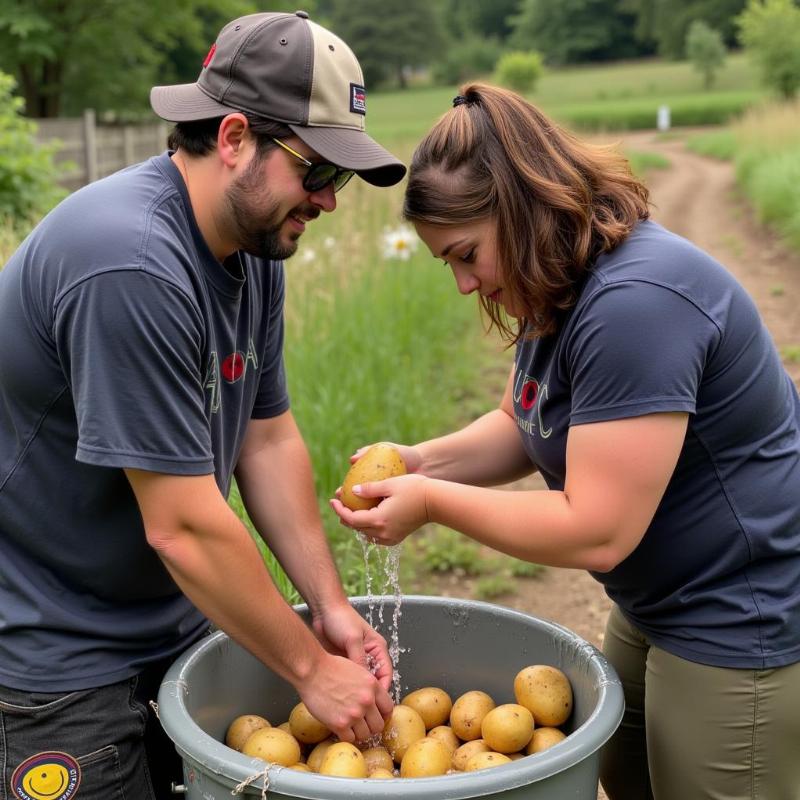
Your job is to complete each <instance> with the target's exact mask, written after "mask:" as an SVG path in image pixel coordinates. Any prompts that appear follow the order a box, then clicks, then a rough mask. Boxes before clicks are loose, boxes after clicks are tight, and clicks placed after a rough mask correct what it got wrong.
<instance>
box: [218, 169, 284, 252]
mask: <svg viewBox="0 0 800 800" xmlns="http://www.w3.org/2000/svg"><path fill="white" fill-rule="evenodd" d="M260 166H261V158H259V156H258V155H256V156H255V157H254V158H253V160H252V161H251V162H250V164H249V165H248V167H247V169H246V170H245V171H244V173H243V174H242V175H241V176H240V177H238V178H237V179H236V180H235V181H234V182H233V183H232V184H231V185H230V186H229V187H228V189H227V190H226V192H225V198H226V200H227V214H226V216H227V219H226V222H227V223H228V224H229V225H230V226H231V230H232V231H233V234H234V236H235V238H236V242H237V244H238V246H239V249H240V250H244V251H245V253H249V254H250V255H251V256H258V257H259V258H266V259H274V260H276V261H279V260H282V259H284V258H289V256H292V255H294V253H295V251H296V250H297V239H298V238H299V236H298V237H295V238H293V239H292V240H291V241H289V242H288V243H284V242H282V241H281V228H282V227H283V223H284V222H285V221H286V217H285V216H284V217H279V204H278V202H277V201H275V200H273V198H272V195H271V194H270V193H269V189H267V188H266V187H265V186H264V176H263V172H262V170H261V169H260Z"/></svg>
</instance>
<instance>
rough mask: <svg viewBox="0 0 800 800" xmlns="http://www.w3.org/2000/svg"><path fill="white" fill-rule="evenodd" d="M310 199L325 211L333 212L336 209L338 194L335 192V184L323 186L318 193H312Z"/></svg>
mask: <svg viewBox="0 0 800 800" xmlns="http://www.w3.org/2000/svg"><path fill="white" fill-rule="evenodd" d="M308 199H309V200H311V202H312V203H313V204H314V205H315V206H317V207H318V208H321V209H322V210H323V211H327V212H331V211H334V210H335V209H336V194H335V193H334V191H333V183H329V184H328V185H327V186H323V187H322V188H321V189H318V190H317V191H316V192H311V194H309V196H308Z"/></svg>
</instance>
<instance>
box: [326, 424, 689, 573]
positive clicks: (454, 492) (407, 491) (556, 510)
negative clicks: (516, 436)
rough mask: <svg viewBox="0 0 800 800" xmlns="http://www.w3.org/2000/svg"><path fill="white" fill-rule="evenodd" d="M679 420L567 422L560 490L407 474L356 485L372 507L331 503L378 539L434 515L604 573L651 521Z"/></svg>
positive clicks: (680, 434) (511, 546)
mask: <svg viewBox="0 0 800 800" xmlns="http://www.w3.org/2000/svg"><path fill="white" fill-rule="evenodd" d="M687 424H688V415H687V414H685V413H664V414H650V415H646V416H642V417H634V418H630V419H623V420H614V421H610V422H598V423H592V424H586V425H577V426H574V427H572V428H571V429H570V432H569V435H568V438H567V477H566V482H565V487H564V491H563V492H559V491H547V490H543V491H520V492H510V491H500V490H497V489H487V488H480V487H475V486H469V485H465V484H463V483H455V482H452V481H445V480H441V479H434V478H428V477H423V476H420V475H407V476H403V477H400V478H392V479H390V480H387V481H381V482H378V483H371V484H364V485H363V486H362V487H361V494H362V495H363V496H365V497H384V498H385V499H384V500H383V501H382V502H381V503H380V504H379V505H378V506H376V507H375V508H374V509H371V510H369V511H357V512H351V511H349V510H348V509H344V508H341V509H337V511H338V512H339V515H340V517H341V518H342V521H343V522H344V523H345V524H347V525H350V526H351V527H354V528H356V529H358V530H360V531H362V532H363V533H364V534H365V535H366V536H369V537H371V538H372V539H374V540H375V541H378V542H380V543H381V544H395V543H397V542H398V541H402V539H404V538H405V537H406V536H407V535H408V534H409V533H411V532H412V531H414V530H416V529H417V528H419V527H420V526H421V525H423V524H424V523H426V522H436V523H439V524H442V525H446V526H448V527H450V528H453V529H455V530H457V531H460V532H461V533H464V534H465V535H467V536H469V537H470V538H472V539H474V540H476V541H478V542H481V543H482V544H485V545H488V546H489V547H492V548H494V549H496V550H500V551H502V552H504V553H508V554H509V555H512V556H516V557H517V558H521V559H524V560H526V561H532V562H535V563H538V564H545V565H550V566H560V567H577V568H582V569H590V570H596V571H599V572H607V571H609V570H611V569H613V568H614V567H615V566H616V565H617V564H619V563H620V562H621V561H622V560H623V559H624V558H626V557H627V556H628V555H629V554H630V553H631V552H632V551H633V550H634V548H635V547H636V546H637V545H638V543H639V541H640V540H641V538H642V536H644V533H645V531H646V530H647V528H648V526H649V525H650V522H651V520H652V519H653V516H654V514H655V512H656V509H657V507H658V504H659V503H660V502H661V498H662V497H663V495H664V491H665V490H666V488H667V484H668V483H669V480H670V477H671V476H672V473H673V471H674V469H675V465H676V464H677V461H678V457H679V455H680V452H681V448H682V446H683V442H684V438H685V435H686V428H687ZM339 505H340V506H341V504H339Z"/></svg>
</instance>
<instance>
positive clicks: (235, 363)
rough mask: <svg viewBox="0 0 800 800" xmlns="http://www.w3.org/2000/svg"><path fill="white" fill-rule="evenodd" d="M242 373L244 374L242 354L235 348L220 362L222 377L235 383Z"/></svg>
mask: <svg viewBox="0 0 800 800" xmlns="http://www.w3.org/2000/svg"><path fill="white" fill-rule="evenodd" d="M242 375H244V355H243V354H242V353H241V352H240V351H238V350H237V351H236V352H235V353H231V354H230V355H229V356H228V357H227V358H226V359H225V360H224V361H223V362H222V377H223V378H225V380H226V381H228V383H236V381H238V380H239V378H241V377H242Z"/></svg>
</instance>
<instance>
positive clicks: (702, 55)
mask: <svg viewBox="0 0 800 800" xmlns="http://www.w3.org/2000/svg"><path fill="white" fill-rule="evenodd" d="M725 53H726V50H725V44H724V43H723V41H722V34H721V33H720V32H719V31H715V30H714V29H713V28H710V27H709V26H708V25H706V23H705V22H703V20H701V19H696V20H695V21H694V22H693V23H692V24H691V26H690V27H689V32H688V33H687V34H686V56H687V57H688V59H689V61H691V62H692V65H693V66H694V68H695V69H696V70H697V71H698V72H699V73H700V74H701V75H702V76H703V85H704V86H705V88H706V89H710V88H711V86H712V84H713V83H714V78H715V77H716V75H717V70H718V69H719V68H720V67H721V66H722V65H723V64H724V63H725Z"/></svg>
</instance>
